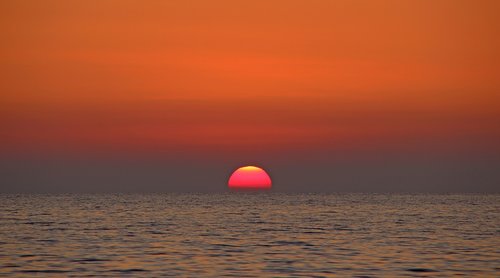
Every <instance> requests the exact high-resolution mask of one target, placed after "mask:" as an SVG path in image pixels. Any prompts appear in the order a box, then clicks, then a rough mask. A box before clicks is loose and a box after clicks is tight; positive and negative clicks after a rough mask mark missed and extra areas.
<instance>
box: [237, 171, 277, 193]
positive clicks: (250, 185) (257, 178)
mask: <svg viewBox="0 0 500 278" xmlns="http://www.w3.org/2000/svg"><path fill="white" fill-rule="evenodd" d="M228 186H229V188H230V189H251V190H252V189H271V178H270V177H269V175H268V174H267V173H266V171H264V170H263V169H262V168H259V167H256V166H245V167H240V168H238V169H237V170H236V171H234V173H233V174H232V175H231V177H230V178H229V182H228Z"/></svg>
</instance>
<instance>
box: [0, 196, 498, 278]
mask: <svg viewBox="0 0 500 278" xmlns="http://www.w3.org/2000/svg"><path fill="white" fill-rule="evenodd" d="M37 274H38V275H42V276H64V277H66V276H99V277H103V276H112V277H122V276H141V277H151V276H176V277H177V276H189V277H221V276H237V277H266V276H272V277H276V276H285V277H286V276H293V277H299V276H304V277H311V276H316V277H330V276H337V277H388V276H390V277H394V276H396V277H406V276H417V277H419V276H432V277H449V276H452V275H465V276H466V277H473V276H477V277H499V276H500V195H473V194H469V195H410V194H281V193H262V194H259V193H255V194H252V193H221V194H123V195H122V194H102V195H98V194H96V195H78V194H73V195H7V194H4V195H0V276H5V277H7V276H8V277H12V276H23V277H25V276H31V275H37Z"/></svg>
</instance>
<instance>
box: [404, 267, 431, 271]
mask: <svg viewBox="0 0 500 278" xmlns="http://www.w3.org/2000/svg"><path fill="white" fill-rule="evenodd" d="M406 271H411V272H438V271H437V270H434V269H430V268H420V267H414V268H408V269H406Z"/></svg>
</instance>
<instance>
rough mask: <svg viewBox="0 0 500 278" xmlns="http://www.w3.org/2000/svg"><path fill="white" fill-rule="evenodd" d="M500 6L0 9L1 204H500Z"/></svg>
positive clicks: (314, 2) (69, 5)
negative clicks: (234, 196) (99, 197)
mask: <svg viewBox="0 0 500 278" xmlns="http://www.w3.org/2000/svg"><path fill="white" fill-rule="evenodd" d="M499 10H500V2H498V1H495V0H493V1H481V0H479V1H461V0H405V1H378V0H375V1H360V0H352V1H347V0H346V1H335V0H332V1H327V0H325V1H320V0H309V1H295V0H289V1H278V0H271V1H255V0H254V1H218V0H214V1H189V0H184V1H124V0H119V1H109V0H104V1H91V0H86V1H64V0H61V1H51V0H48V1H11V0H6V1H2V2H1V3H0V166H1V167H0V184H1V185H0V191H1V192H18V191H19V192H66V191H67V192H93V191H112V192H114V191H127V192H128V191H133V192H135V191H137V192H142V191H147V192H149V191H155V192H156V191H159V192H171V191H195V192H196V191H203V192H205V191H210V192H211V191H215V192H217V191H224V190H225V189H226V184H227V179H228V178H229V175H230V174H231V172H232V171H234V170H235V169H236V168H238V167H239V166H243V165H258V166H261V167H263V168H265V169H266V170H267V171H268V172H269V174H270V175H271V177H272V179H273V184H274V188H275V189H276V190H277V191H285V192H288V191H290V192H294V191H300V192H316V191H317V192H338V191H353V192H354V191H355V192H358V191H360V192H387V191H390V192H393V191H394V192H498V191H500V188H499V184H500V171H498V170H497V169H500V144H499V143H498V142H500V78H499V76H500V51H499V49H500V19H499V18H498V11H499Z"/></svg>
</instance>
